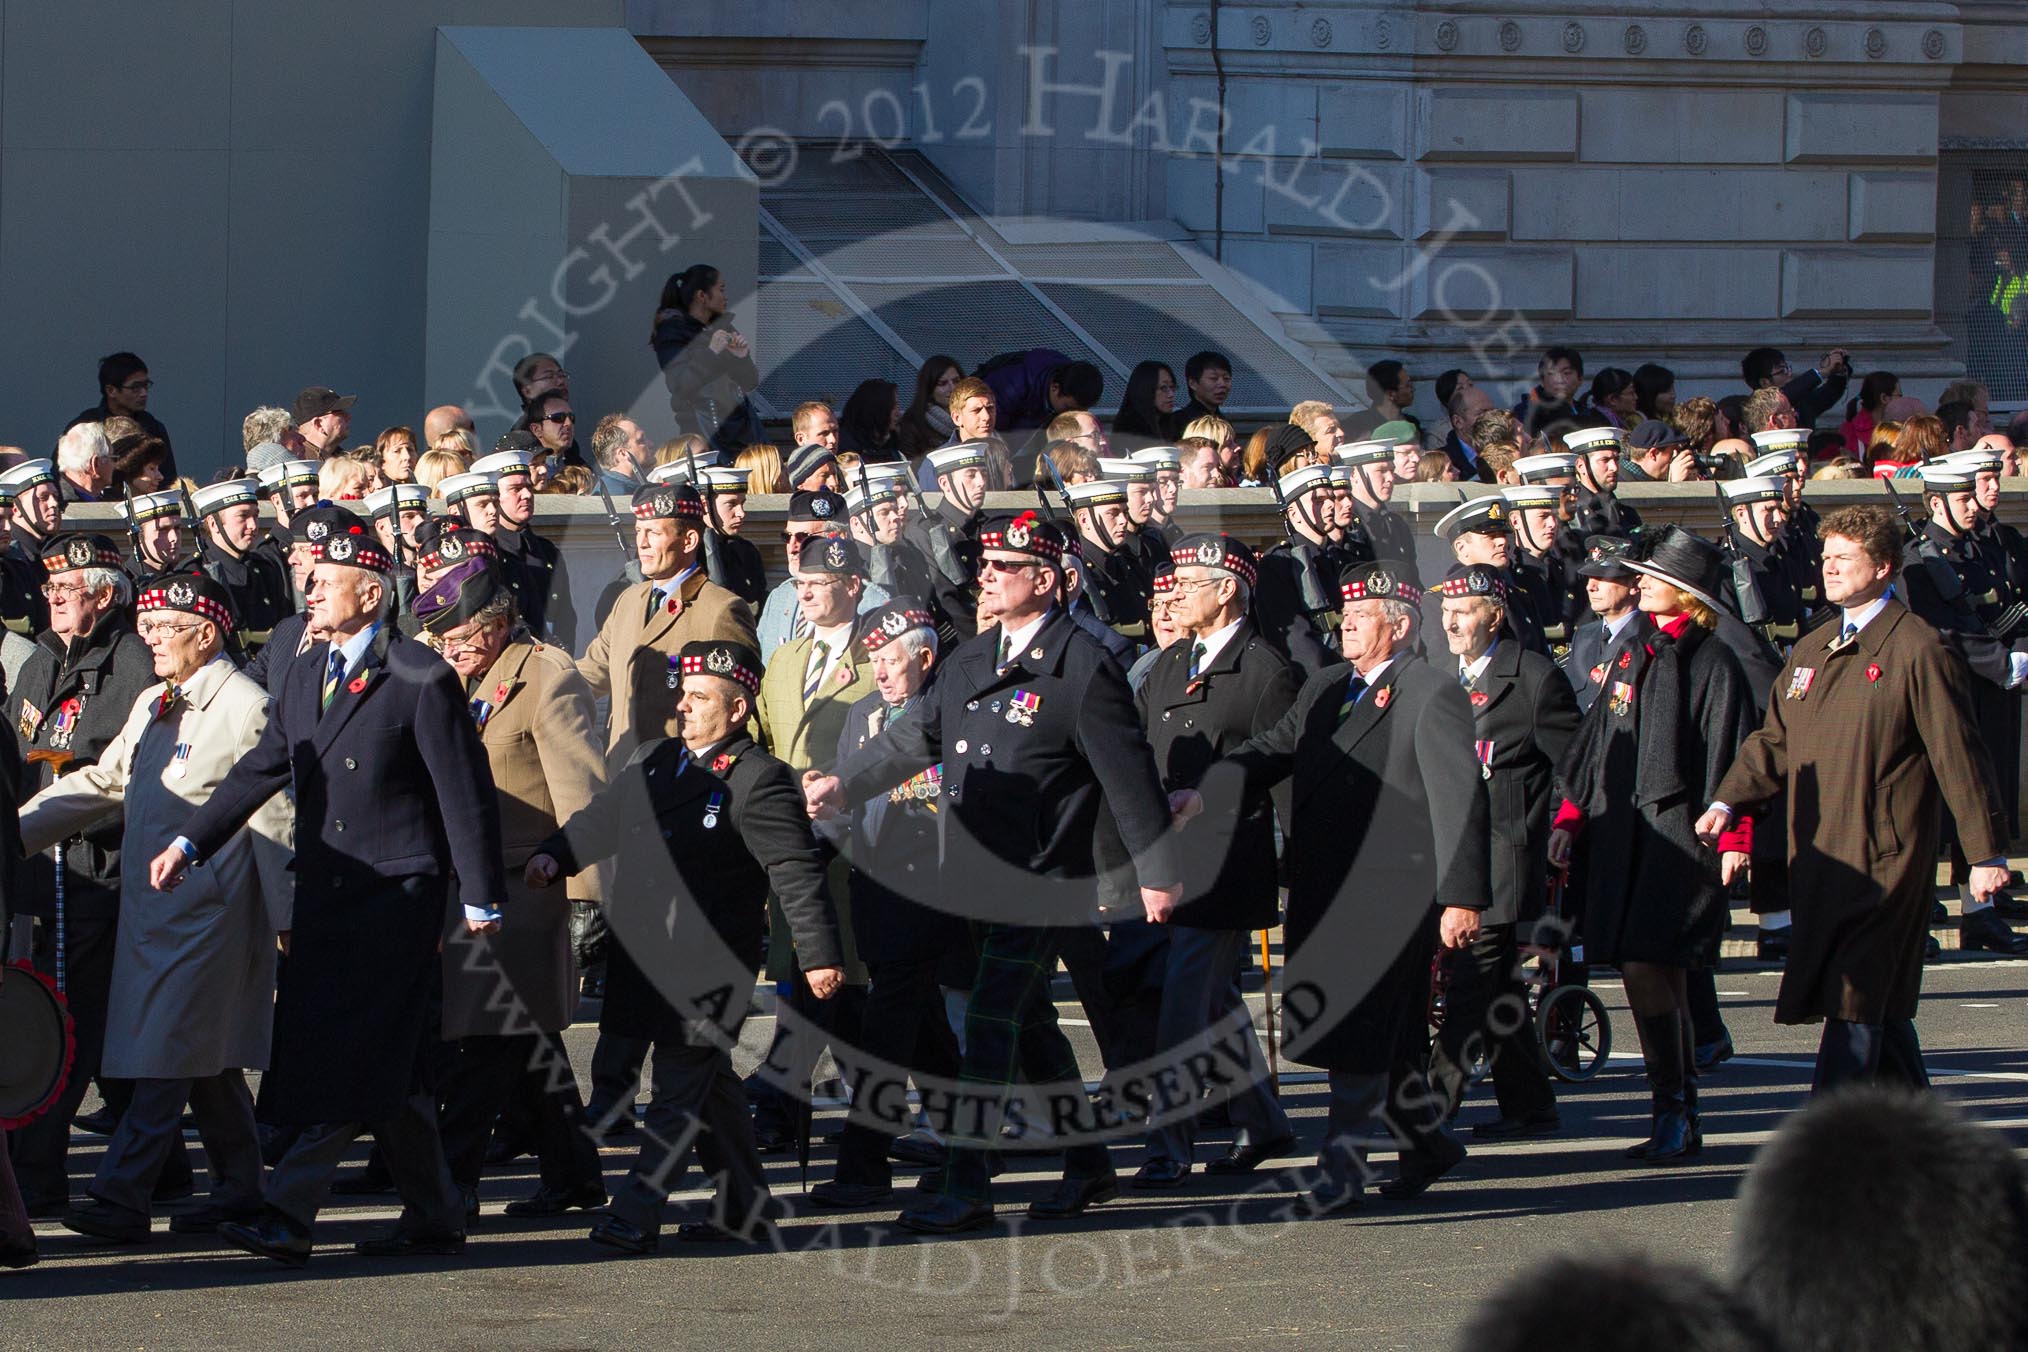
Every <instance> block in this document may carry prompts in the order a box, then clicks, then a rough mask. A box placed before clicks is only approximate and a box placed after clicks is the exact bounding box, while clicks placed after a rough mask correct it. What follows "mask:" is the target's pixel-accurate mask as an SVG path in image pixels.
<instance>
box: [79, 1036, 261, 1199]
mask: <svg viewBox="0 0 2028 1352" xmlns="http://www.w3.org/2000/svg"><path fill="white" fill-rule="evenodd" d="M122 1083H124V1084H127V1085H129V1086H131V1092H130V1093H129V1094H128V1095H127V1106H126V1108H125V1109H124V1110H123V1111H122V1112H121V1113H120V1124H119V1126H118V1127H116V1128H115V1129H114V1131H113V1137H112V1140H110V1141H109V1142H107V1143H106V1153H105V1155H104V1156H103V1157H101V1159H100V1161H99V1171H98V1174H97V1175H96V1176H95V1177H94V1178H93V1179H92V1181H91V1186H90V1188H89V1189H88V1191H89V1192H90V1193H91V1195H92V1196H94V1197H96V1198H98V1199H99V1200H100V1201H102V1202H110V1203H112V1204H113V1205H114V1206H119V1207H125V1208H126V1209H127V1210H129V1211H138V1212H140V1213H141V1214H143V1215H146V1214H148V1212H149V1211H150V1210H151V1209H152V1208H151V1207H150V1205H149V1201H150V1197H151V1195H152V1194H153V1192H154V1189H155V1182H156V1180H157V1179H158V1178H159V1177H160V1176H161V1173H162V1169H163V1166H164V1164H165V1163H167V1161H168V1159H169V1157H170V1155H171V1153H172V1152H173V1151H175V1150H176V1149H177V1148H179V1147H181V1146H182V1144H183V1131H182V1126H181V1122H182V1117H183V1109H184V1106H185V1105H186V1104H187V1105H188V1106H189V1108H190V1115H191V1116H192V1117H194V1118H196V1119H197V1135H198V1138H199V1139H200V1140H202V1141H203V1142H204V1157H205V1160H206V1161H207V1162H208V1163H209V1165H210V1166H211V1173H212V1176H213V1178H214V1179H215V1180H216V1182H215V1183H214V1184H213V1186H212V1189H211V1202H212V1205H214V1206H216V1207H218V1208H219V1209H220V1210H221V1211H226V1212H241V1213H245V1212H252V1211H258V1210H259V1209H260V1204H261V1143H260V1136H259V1134H258V1132H256V1130H255V1128H254V1110H253V1095H252V1094H251V1093H249V1092H248V1090H247V1087H246V1074H245V1072H243V1071H240V1070H237V1069H234V1070H224V1071H220V1072H219V1073H218V1074H216V1075H205V1076H201V1077H198V1078H195V1079H192V1078H189V1077H185V1078H182V1079H148V1080H126V1081H122Z"/></svg>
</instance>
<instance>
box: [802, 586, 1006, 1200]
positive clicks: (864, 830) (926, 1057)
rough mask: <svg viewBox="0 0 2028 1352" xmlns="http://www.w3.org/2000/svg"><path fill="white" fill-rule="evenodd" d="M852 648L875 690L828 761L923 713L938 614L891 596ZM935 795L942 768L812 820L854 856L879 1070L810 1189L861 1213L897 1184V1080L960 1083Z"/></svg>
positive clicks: (904, 1112) (864, 1035)
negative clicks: (825, 1174)
mask: <svg viewBox="0 0 2028 1352" xmlns="http://www.w3.org/2000/svg"><path fill="white" fill-rule="evenodd" d="M859 643H860V644H861V645H862V646H863V647H864V648H865V650H866V654H867V659H868V660H869V661H870V662H871V664H872V668H873V684H874V689H873V690H872V691H871V692H870V693H868V694H866V695H865V696H863V697H862V698H861V699H860V700H859V701H858V702H857V703H855V704H854V705H853V706H852V707H851V709H850V710H849V711H847V713H846V715H845V721H844V730H843V732H842V734H841V735H840V736H839V738H838V745H837V754H836V758H835V760H834V761H833V763H834V764H835V763H838V762H842V761H844V760H845V759H846V758H847V757H849V756H852V755H854V754H856V753H857V752H858V751H859V750H860V749H861V748H862V747H864V746H865V745H866V744H867V743H868V742H869V741H871V740H872V739H873V738H874V737H876V736H878V735H879V734H880V733H881V732H883V731H885V730H886V728H887V726H888V724H890V723H893V722H894V721H895V720H897V719H899V718H901V717H902V716H903V715H905V714H907V713H908V712H909V711H911V710H913V709H916V708H919V707H920V706H921V705H922V703H923V697H924V691H925V690H926V689H927V688H928V686H929V684H930V682H931V681H932V680H934V679H935V668H936V661H937V635H936V616H935V613H934V612H933V611H932V610H931V609H930V605H929V603H928V602H927V601H925V600H922V599H921V598H919V597H913V596H903V597H898V598H896V599H895V600H892V601H889V602H887V603H885V604H884V605H880V606H877V607H875V608H874V609H872V610H870V611H868V612H866V613H865V614H864V615H863V616H861V617H860V623H859ZM942 792H943V775H942V773H941V770H940V769H938V768H932V769H928V770H924V771H922V772H921V773H920V774H918V775H916V776H915V777H914V778H913V779H910V780H909V781H908V782H907V783H906V784H904V785H901V786H900V787H899V788H896V789H894V790H893V791H891V792H890V793H888V794H886V795H885V796H883V797H876V798H872V799H869V800H868V801H866V802H864V803H862V804H860V805H859V806H858V807H857V808H855V809H853V811H852V814H851V816H850V817H849V818H840V819H839V820H837V821H836V822H833V823H826V824H824V825H820V826H819V827H818V834H819V835H821V836H823V837H825V838H826V839H827V840H828V841H829V842H830V843H831V844H833V845H835V846H837V848H838V850H839V852H840V853H842V854H843V855H844V856H845V857H846V859H847V860H849V861H850V863H851V868H852V871H851V875H850V890H851V895H852V916H851V925H852V933H853V936H854V938H855V939H856V940H857V941H858V953H859V959H860V961H861V962H863V963H865V964H866V975H867V982H868V984H867V988H866V997H865V1006H864V1009H863V1011H862V1013H861V1032H860V1034H859V1044H860V1045H859V1051H860V1054H861V1056H862V1058H863V1059H864V1060H866V1061H867V1062H868V1063H869V1064H871V1065H873V1066H874V1067H876V1069H875V1070H874V1072H873V1075H874V1078H873V1079H871V1080H869V1081H868V1082H867V1084H868V1087H867V1088H866V1089H864V1090H863V1091H858V1092H855V1093H854V1096H853V1105H854V1110H853V1113H852V1115H851V1119H850V1120H849V1121H848V1122H847V1124H846V1127H845V1132H844V1134H843V1135H842V1136H841V1137H840V1138H839V1141H838V1168H837V1171H836V1172H835V1173H834V1174H833V1175H832V1176H831V1177H830V1178H829V1179H827V1180H826V1181H824V1182H822V1183H819V1184H818V1185H817V1186H816V1187H814V1188H812V1189H811V1190H810V1200H811V1201H812V1202H815V1203H816V1204H817V1205H819V1206H825V1207H838V1208H842V1209H846V1210H860V1209H863V1208H866V1207H870V1206H873V1205H875V1204H876V1203H879V1202H881V1201H883V1200H885V1199H886V1198H887V1197H888V1195H889V1194H890V1193H892V1192H893V1190H894V1173H893V1166H892V1164H891V1163H890V1162H889V1158H888V1149H889V1146H890V1145H891V1144H892V1143H893V1141H894V1138H895V1137H896V1136H897V1135H898V1134H900V1133H901V1132H903V1131H905V1130H907V1128H908V1124H909V1116H908V1103H907V1093H906V1090H907V1088H908V1086H907V1084H906V1082H905V1080H904V1078H903V1077H904V1076H906V1075H907V1074H909V1073H911V1072H912V1073H914V1074H916V1075H918V1076H920V1077H922V1078H923V1079H926V1080H935V1081H943V1082H946V1083H948V1082H949V1081H951V1080H955V1079H956V1078H957V1072H958V1043H957V1038H956V1037H955V1035H953V1033H952V1032H951V1025H950V1020H949V1019H948V1018H947V1017H946V1016H945V1013H944V999H943V991H942V988H941V987H940V986H939V985H938V984H937V972H938V969H939V968H940V967H942V966H943V965H944V964H945V962H946V961H947V960H948V958H949V955H950V954H952V953H953V952H956V951H960V950H963V949H965V948H967V947H969V940H968V938H967V935H966V930H965V924H964V922H963V921H962V920H961V919H959V918H958V917H956V916H954V915H952V914H950V913H948V912H945V911H942V910H939V909H937V908H935V907H934V906H928V905H924V904H922V903H923V902H924V901H926V900H929V899H930V898H929V897H928V895H927V893H928V883H929V880H931V879H933V878H935V877H936V876H937V857H938V845H937V841H938V832H937V811H938V808H939V807H940V806H941V798H942ZM918 879H919V880H921V882H920V883H918V884H917V885H916V886H914V887H911V886H910V884H911V881H912V880H918Z"/></svg>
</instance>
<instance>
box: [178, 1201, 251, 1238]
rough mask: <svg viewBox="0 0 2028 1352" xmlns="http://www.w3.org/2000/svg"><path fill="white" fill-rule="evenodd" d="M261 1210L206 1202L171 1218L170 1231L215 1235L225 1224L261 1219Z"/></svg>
mask: <svg viewBox="0 0 2028 1352" xmlns="http://www.w3.org/2000/svg"><path fill="white" fill-rule="evenodd" d="M260 1215H261V1210H260V1208H259V1207H253V1208H251V1209H249V1210H246V1211H227V1210H226V1209H224V1208H223V1207H220V1206H216V1205H214V1204H213V1203H211V1202H206V1203H205V1204H204V1205H203V1206H200V1207H197V1208H195V1209H193V1210H190V1211H185V1212H180V1213H179V1214H177V1215H174V1216H171V1217H170V1218H169V1233H170V1234H172V1235H215V1234H217V1233H218V1227H219V1226H221V1225H225V1224H232V1225H251V1224H253V1223H254V1222H255V1221H258V1220H259V1219H260Z"/></svg>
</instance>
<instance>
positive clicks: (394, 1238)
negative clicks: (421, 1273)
mask: <svg viewBox="0 0 2028 1352" xmlns="http://www.w3.org/2000/svg"><path fill="white" fill-rule="evenodd" d="M464 1251H465V1232H464V1231H463V1230H438V1231H436V1232H434V1233H432V1232H430V1231H428V1230H409V1229H404V1228H402V1227H400V1226H396V1227H395V1228H394V1229H393V1230H390V1231H388V1232H387V1233H386V1234H384V1235H375V1236H374V1237H373V1238H371V1239H362V1240H360V1241H359V1242H358V1243H357V1244H354V1245H353V1246H352V1252H354V1253H356V1254H358V1255H359V1256H360V1257H361V1258H418V1257H422V1256H423V1255H426V1254H427V1255H444V1256H448V1255H451V1254H458V1253H463V1252H464Z"/></svg>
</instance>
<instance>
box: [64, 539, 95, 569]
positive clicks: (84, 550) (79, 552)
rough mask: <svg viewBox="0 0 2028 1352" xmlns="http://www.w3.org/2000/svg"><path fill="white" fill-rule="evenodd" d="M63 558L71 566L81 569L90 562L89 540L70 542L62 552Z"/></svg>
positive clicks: (90, 547)
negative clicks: (67, 560) (68, 561)
mask: <svg viewBox="0 0 2028 1352" xmlns="http://www.w3.org/2000/svg"><path fill="white" fill-rule="evenodd" d="M64 557H65V558H67V559H69V560H70V562H71V564H72V566H74V567H78V568H82V567H84V566H85V565H86V564H88V563H90V562H91V561H92V545H91V541H89V540H72V541H71V542H70V545H69V547H68V548H66V549H65V550H64Z"/></svg>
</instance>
